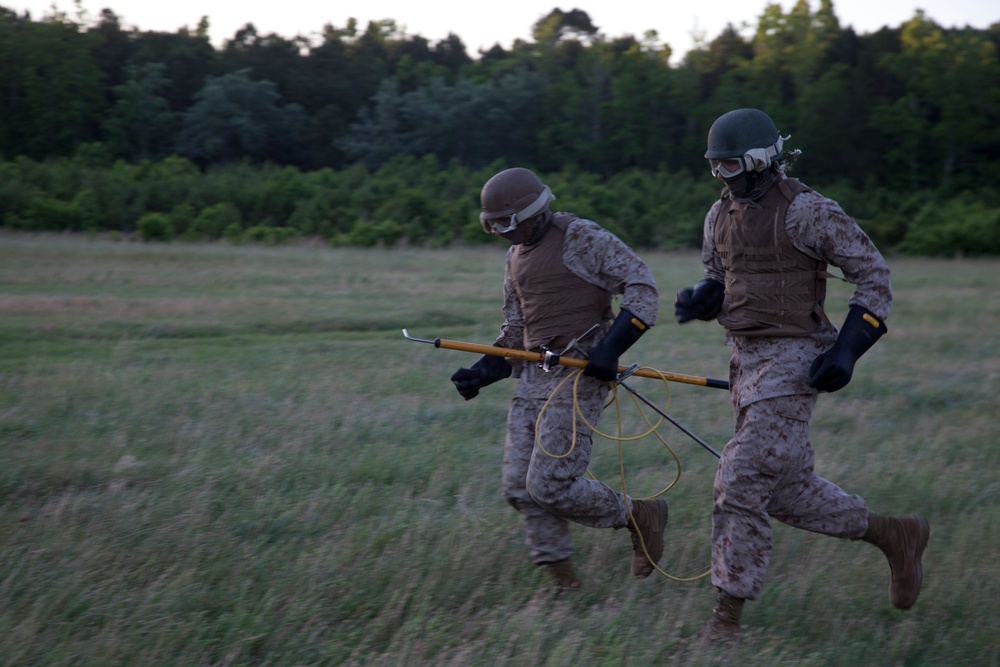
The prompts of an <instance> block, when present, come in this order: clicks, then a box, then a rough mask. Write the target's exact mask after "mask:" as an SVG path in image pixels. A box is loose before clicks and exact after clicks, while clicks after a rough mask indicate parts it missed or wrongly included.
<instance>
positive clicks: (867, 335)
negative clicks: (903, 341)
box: [809, 306, 888, 392]
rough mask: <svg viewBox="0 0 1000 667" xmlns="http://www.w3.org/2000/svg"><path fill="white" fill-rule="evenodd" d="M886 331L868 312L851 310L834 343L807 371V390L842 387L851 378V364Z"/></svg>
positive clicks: (854, 308)
mask: <svg viewBox="0 0 1000 667" xmlns="http://www.w3.org/2000/svg"><path fill="white" fill-rule="evenodd" d="M887 331H888V329H887V328H886V326H885V323H884V322H882V321H881V320H879V319H878V318H877V317H875V316H874V315H872V314H871V313H870V312H868V310H866V309H865V308H862V307H861V306H851V310H850V311H849V312H848V313H847V318H846V319H845V320H844V326H843V327H841V329H840V334H839V335H838V336H837V342H836V343H834V344H833V347H831V348H830V349H829V350H827V351H826V352H824V353H823V354H821V355H819V356H818V357H816V359H815V360H814V361H813V362H812V366H810V367H809V386H810V387H814V388H816V389H819V390H820V391H829V392H833V391H837V390H839V389H843V388H844V387H846V386H847V383H848V382H850V381H851V376H852V375H853V374H854V364H855V363H856V362H857V360H858V359H860V358H861V355H862V354H864V353H865V352H867V351H868V350H869V348H871V346H872V345H874V344H875V342H876V341H877V340H878V339H879V338H881V337H882V335H883V334H884V333H886V332H887Z"/></svg>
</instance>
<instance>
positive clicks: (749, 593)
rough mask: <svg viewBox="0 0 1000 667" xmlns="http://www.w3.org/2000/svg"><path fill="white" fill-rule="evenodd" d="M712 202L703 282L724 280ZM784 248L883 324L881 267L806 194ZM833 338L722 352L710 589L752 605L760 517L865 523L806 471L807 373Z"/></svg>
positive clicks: (849, 224) (761, 549) (843, 222)
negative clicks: (833, 280) (723, 394)
mask: <svg viewBox="0 0 1000 667" xmlns="http://www.w3.org/2000/svg"><path fill="white" fill-rule="evenodd" d="M720 205H721V203H720V202H716V203H715V205H714V206H713V207H712V209H711V210H710V211H709V213H708V215H707V216H706V218H705V227H704V237H703V245H702V262H703V264H704V265H705V277H706V278H709V279H712V280H717V281H719V282H723V283H724V282H725V273H724V269H723V267H722V262H721V260H720V258H719V256H718V254H717V253H716V252H715V249H714V247H713V243H714V242H713V239H714V221H715V218H716V213H717V211H718V207H719V206H720ZM785 229H786V230H787V233H788V237H789V239H790V240H791V242H792V244H793V245H795V247H796V248H798V249H799V250H800V251H801V252H803V253H805V254H807V255H809V256H810V257H813V258H815V259H819V260H822V261H824V262H826V263H827V264H829V265H830V266H831V267H837V268H839V269H840V271H841V272H842V273H843V276H844V279H845V280H846V281H847V282H849V283H851V284H853V285H855V290H854V293H853V295H852V296H851V298H850V300H849V302H848V305H849V306H854V305H857V306H861V307H863V308H866V309H868V310H869V311H871V312H872V313H873V314H874V315H875V316H877V317H878V318H880V319H882V320H883V321H884V320H885V318H886V317H887V316H888V315H889V311H890V309H891V308H892V288H891V283H890V274H889V267H888V265H887V264H886V262H885V259H884V258H883V257H882V255H881V253H880V252H879V251H878V249H877V248H876V247H875V246H874V244H873V243H872V242H871V240H870V239H869V238H868V236H867V235H866V234H865V233H864V231H862V230H861V228H860V227H858V225H857V223H856V222H855V221H854V220H853V219H852V218H850V217H849V216H848V215H847V214H846V213H844V211H843V210H842V209H841V207H840V205H839V204H837V203H836V202H835V201H833V200H831V199H828V198H826V197H823V196H822V195H820V194H818V193H816V192H811V191H810V192H803V193H801V194H799V195H798V196H797V197H795V199H793V200H792V202H791V205H790V206H789V208H788V213H787V215H786V219H785ZM836 339H837V329H836V327H835V326H833V325H831V324H824V325H823V326H821V327H820V329H819V330H818V331H817V333H815V334H814V335H812V336H808V337H795V338H791V337H787V338H786V337H757V338H751V337H741V336H733V337H731V338H728V339H727V341H726V342H727V344H728V345H731V346H732V352H731V357H730V368H729V382H730V388H731V398H732V404H733V413H734V418H735V428H734V435H733V438H732V439H731V440H730V441H729V443H728V444H727V445H726V447H725V448H724V449H723V451H722V458H721V460H720V462H719V468H718V471H717V473H716V478H715V484H714V497H715V504H714V509H713V516H712V524H713V528H712V583H713V584H714V585H715V586H717V587H719V588H721V589H722V590H724V591H725V592H727V593H729V594H730V595H732V596H734V597H740V598H746V599H751V600H752V599H756V598H757V597H758V596H759V595H760V592H761V590H762V587H763V581H764V576H765V574H766V572H767V565H768V560H769V557H770V552H771V523H770V517H773V518H775V519H778V520H779V521H782V522H784V523H787V524H789V525H791V526H795V527H797V528H803V529H805V530H810V531H813V532H817V533H822V534H824V535H832V536H834V537H842V538H849V539H856V538H859V537H861V536H862V535H863V534H864V532H865V529H866V528H867V524H868V519H867V517H868V508H867V505H866V504H865V502H864V500H863V499H862V498H861V497H859V496H856V495H850V494H847V493H845V492H844V491H843V490H841V489H840V488H839V487H838V486H837V485H835V484H833V483H832V482H829V481H827V480H825V479H823V478H822V477H819V476H817V475H816V474H815V473H814V472H813V458H814V455H813V449H812V446H811V444H810V442H809V419H810V416H811V415H812V409H813V406H814V405H815V401H816V397H817V391H816V390H815V389H813V388H811V387H809V367H810V365H811V364H812V362H813V360H814V359H815V358H816V357H817V355H819V354H821V353H822V352H825V351H826V350H827V349H829V348H830V347H831V346H832V345H833V344H834V342H835V341H836Z"/></svg>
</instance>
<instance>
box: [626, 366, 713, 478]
mask: <svg viewBox="0 0 1000 667" xmlns="http://www.w3.org/2000/svg"><path fill="white" fill-rule="evenodd" d="M638 370H639V366H638V365H637V364H633V365H632V366H629V367H628V368H626V369H625V371H623V372H622V373H621V374H620V375H619V376H618V379H617V380H616V382H617V383H618V384H619V385H621V386H622V387H625V389H627V390H628V392H629V393H630V394H632V395H633V396H635V397H636V398H638V399H639V400H640V401H642V402H643V403H645V404H646V405H648V406H649V407H651V408H652V409H653V410H655V411H656V412H657V414H659V415H660V416H661V417H663V418H664V419H666V420H667V421H668V422H670V423H671V424H673V425H674V426H676V427H677V428H679V429H680V430H681V432H683V433H684V435H686V436H688V437H689V438H691V439H692V440H694V441H695V442H697V443H698V444H699V445H701V446H702V447H704V448H705V449H707V450H708V451H710V452H712V454H714V455H715V458H717V459H719V458H722V455H721V454H719V452H718V451H717V450H716V449H715V448H714V447H712V446H711V445H710V444H708V443H707V442H705V441H704V440H702V439H701V438H699V437H698V436H697V435H695V434H694V433H692V432H691V431H689V430H688V429H687V428H686V427H685V426H684V425H683V424H681V423H680V422H679V421H677V420H676V419H674V418H673V417H671V416H670V415H668V414H667V413H666V412H664V411H663V410H662V409H660V407H659V406H657V405H655V404H654V403H653V402H652V401H650V400H649V399H648V398H646V397H645V396H643V395H642V394H640V393H639V392H638V391H636V390H635V389H633V388H632V387H631V386H630V385H628V384H626V383H625V380H626V379H627V378H629V377H631V376H633V375H637V371H638Z"/></svg>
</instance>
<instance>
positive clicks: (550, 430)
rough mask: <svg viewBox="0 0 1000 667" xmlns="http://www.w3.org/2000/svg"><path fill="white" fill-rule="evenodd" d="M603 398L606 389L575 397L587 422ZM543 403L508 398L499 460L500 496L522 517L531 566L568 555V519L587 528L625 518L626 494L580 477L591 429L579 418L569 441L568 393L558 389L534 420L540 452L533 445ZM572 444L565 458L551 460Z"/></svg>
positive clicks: (570, 545) (587, 461) (587, 460)
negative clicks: (501, 456) (542, 412)
mask: <svg viewBox="0 0 1000 667" xmlns="http://www.w3.org/2000/svg"><path fill="white" fill-rule="evenodd" d="M606 397H607V392H606V391H597V392H595V391H591V392H589V393H584V394H581V395H580V396H579V397H578V400H579V406H580V410H581V412H582V413H583V414H584V415H586V418H587V421H589V422H590V423H591V424H595V425H596V424H597V420H598V419H599V418H600V415H601V409H602V407H603V402H604V400H605V398H606ZM545 402H546V400H545V399H540V398H530V397H524V396H514V398H513V399H511V405H510V412H509V413H508V416H507V439H506V443H505V446H504V460H503V493H504V497H505V498H506V499H507V501H508V502H509V503H510V504H511V505H512V506H513V507H514V508H515V509H516V510H517V511H518V512H520V513H521V514H522V515H523V516H524V523H525V529H524V541H525V544H527V546H528V549H529V550H530V551H531V560H532V562H534V563H536V564H542V563H552V562H555V561H558V560H562V559H564V558H568V557H569V556H570V555H571V554H572V553H573V543H572V540H571V538H570V531H569V523H568V521H573V522H575V523H579V524H582V525H584V526H590V527H592V528H611V527H623V526H625V525H626V523H627V522H628V514H627V511H626V507H625V503H626V500H625V497H624V496H623V495H622V494H621V493H619V492H616V491H614V490H613V489H611V488H610V487H609V486H607V485H606V484H603V483H602V482H598V481H595V480H592V479H589V478H587V477H584V475H585V473H586V471H587V466H588V465H589V464H590V452H591V446H592V440H591V434H590V429H589V428H588V427H587V426H586V424H584V423H583V422H582V420H580V419H579V418H578V419H577V433H576V442H575V443H573V421H572V419H573V415H574V411H573V401H572V392H571V391H563V392H560V393H559V394H557V395H556V397H554V398H553V399H552V400H551V402H549V404H548V407H546V408H545V413H544V415H543V416H542V421H541V423H540V424H539V436H540V440H541V446H542V447H543V448H544V449H545V451H544V452H543V451H542V450H541V449H540V448H539V447H538V446H536V444H535V421H536V419H537V418H538V413H539V411H540V410H541V409H542V407H543V406H544V405H545ZM571 446H572V447H573V451H572V452H571V453H570V454H569V456H566V457H564V458H556V457H560V456H562V455H563V454H565V453H566V452H568V451H569V450H570V447H571ZM545 452H548V454H546V453H545ZM550 454H551V455H554V456H550Z"/></svg>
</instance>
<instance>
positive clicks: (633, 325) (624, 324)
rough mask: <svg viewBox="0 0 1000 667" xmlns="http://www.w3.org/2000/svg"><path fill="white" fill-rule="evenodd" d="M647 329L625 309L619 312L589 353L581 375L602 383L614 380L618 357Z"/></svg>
mask: <svg viewBox="0 0 1000 667" xmlns="http://www.w3.org/2000/svg"><path fill="white" fill-rule="evenodd" d="M648 328H649V327H648V326H646V323H645V322H643V321H642V320H640V319H639V318H638V317H636V316H635V315H633V314H632V313H630V312H629V311H628V310H626V309H625V308H622V309H621V310H619V311H618V317H616V318H615V321H614V322H613V323H612V325H611V329H610V330H609V331H608V335H607V336H605V337H604V338H602V339H601V342H600V343H598V344H597V345H596V346H595V347H594V349H592V350H591V351H590V357H589V359H588V360H587V366H586V368H584V369H583V374H584V375H586V376H588V377H592V378H597V379H598V380H602V381H604V382H611V381H612V380H614V379H615V378H616V377H618V357H620V356H621V355H622V354H624V352H625V350H627V349H629V348H630V347H632V345H633V343H635V342H636V341H637V340H639V337H640V336H642V334H644V333H646V329H648Z"/></svg>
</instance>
